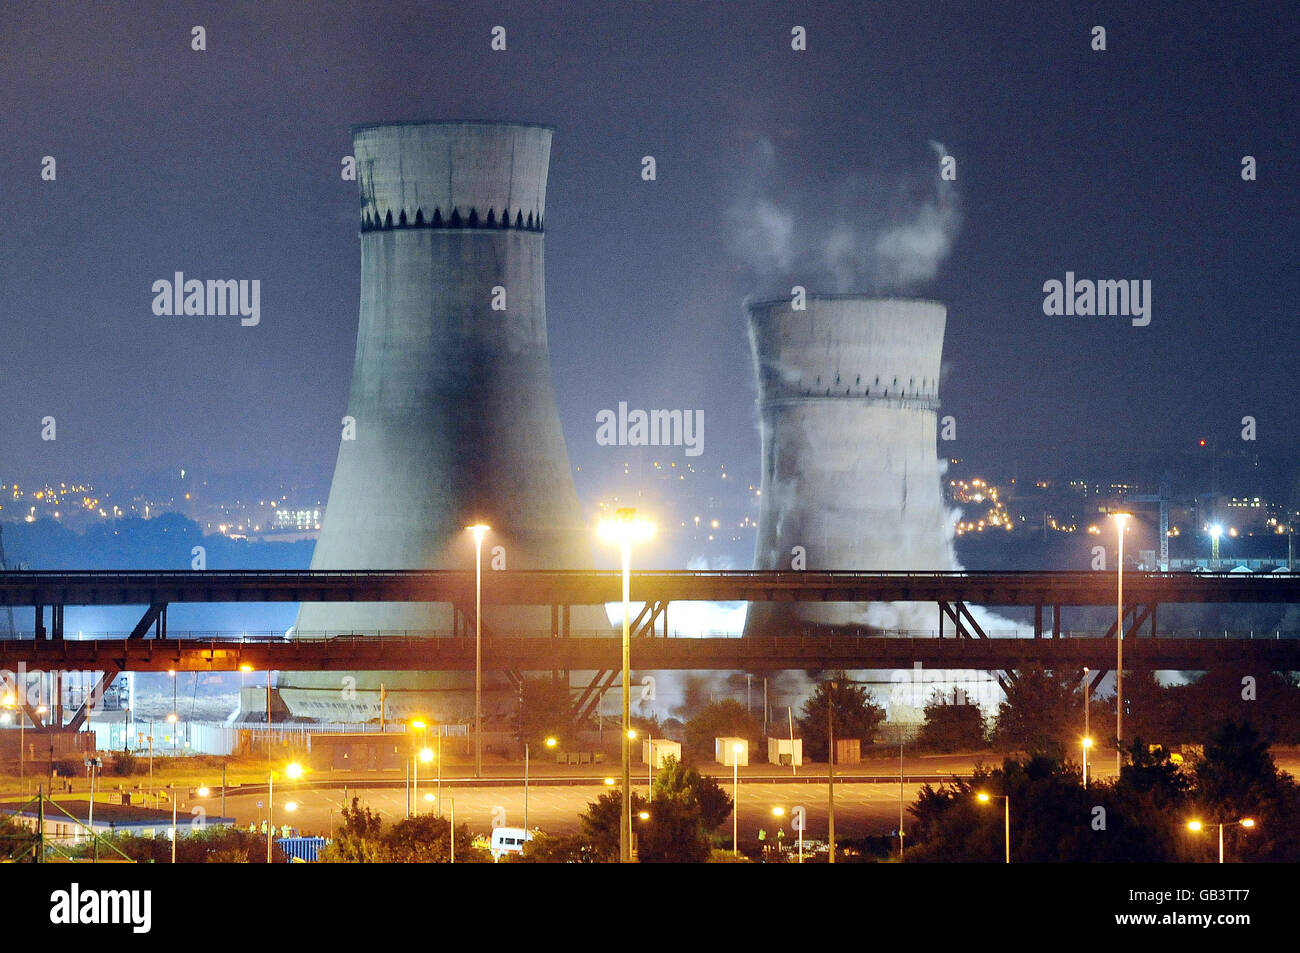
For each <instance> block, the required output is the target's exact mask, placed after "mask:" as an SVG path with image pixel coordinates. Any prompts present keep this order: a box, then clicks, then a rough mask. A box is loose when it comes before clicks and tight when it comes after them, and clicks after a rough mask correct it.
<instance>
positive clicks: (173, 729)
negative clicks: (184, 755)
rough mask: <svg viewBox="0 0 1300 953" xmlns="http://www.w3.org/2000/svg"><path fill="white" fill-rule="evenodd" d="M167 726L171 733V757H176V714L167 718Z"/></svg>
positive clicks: (173, 713)
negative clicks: (169, 726)
mask: <svg viewBox="0 0 1300 953" xmlns="http://www.w3.org/2000/svg"><path fill="white" fill-rule="evenodd" d="M167 724H169V725H171V726H172V727H171V733H172V757H173V758H174V757H176V712H172V713H171V714H170V715H168V716H167Z"/></svg>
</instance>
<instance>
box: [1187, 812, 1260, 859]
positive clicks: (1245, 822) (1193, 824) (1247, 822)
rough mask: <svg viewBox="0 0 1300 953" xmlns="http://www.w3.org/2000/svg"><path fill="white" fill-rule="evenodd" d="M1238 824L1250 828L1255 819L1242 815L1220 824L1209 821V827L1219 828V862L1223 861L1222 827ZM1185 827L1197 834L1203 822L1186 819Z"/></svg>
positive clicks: (1203, 827) (1202, 828)
mask: <svg viewBox="0 0 1300 953" xmlns="http://www.w3.org/2000/svg"><path fill="white" fill-rule="evenodd" d="M1238 824H1240V825H1241V826H1242V827H1244V828H1246V830H1250V829H1251V828H1253V827H1254V826H1255V819H1254V818H1253V817H1243V818H1242V819H1241V820H1239V821H1225V822H1224V823H1222V824H1216V823H1214V822H1213V821H1211V822H1210V826H1211V827H1217V828H1218V829H1219V863H1223V829H1224V827H1229V826H1236V825H1238ZM1187 829H1188V830H1189V831H1191V832H1192V833H1193V834H1199V833H1200V832H1201V831H1202V830H1204V829H1205V824H1203V823H1201V822H1200V821H1188V822H1187Z"/></svg>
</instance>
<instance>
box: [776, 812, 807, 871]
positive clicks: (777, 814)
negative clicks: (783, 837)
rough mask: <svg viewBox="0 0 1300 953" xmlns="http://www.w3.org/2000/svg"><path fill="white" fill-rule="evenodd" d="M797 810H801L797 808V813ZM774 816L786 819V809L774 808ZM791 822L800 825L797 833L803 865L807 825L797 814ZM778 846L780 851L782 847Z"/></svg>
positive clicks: (792, 816)
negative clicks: (804, 834) (804, 832)
mask: <svg viewBox="0 0 1300 953" xmlns="http://www.w3.org/2000/svg"><path fill="white" fill-rule="evenodd" d="M797 810H799V809H798V808H796V811H797ZM772 816H773V817H784V816H785V808H783V807H774V808H772ZM790 822H791V823H792V824H798V825H799V828H798V831H797V833H798V834H799V863H801V864H802V863H803V829H804V827H805V824H804V821H803V820H802V819H801V818H800V817H799V816H797V814H795V815H791V821H790ZM777 846H778V849H779V847H780V845H777Z"/></svg>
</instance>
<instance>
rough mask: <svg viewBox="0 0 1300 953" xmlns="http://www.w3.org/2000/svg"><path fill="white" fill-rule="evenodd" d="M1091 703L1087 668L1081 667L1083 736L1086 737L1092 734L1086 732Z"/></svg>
mask: <svg viewBox="0 0 1300 953" xmlns="http://www.w3.org/2000/svg"><path fill="white" fill-rule="evenodd" d="M1091 703H1092V686H1091V685H1089V684H1088V666H1086V665H1085V666H1084V667H1083V734H1084V737H1088V736H1089V735H1091V734H1092V732H1091V731H1089V730H1088V706H1089V705H1090V704H1091Z"/></svg>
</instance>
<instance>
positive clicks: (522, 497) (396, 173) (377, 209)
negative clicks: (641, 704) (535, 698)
mask: <svg viewBox="0 0 1300 953" xmlns="http://www.w3.org/2000/svg"><path fill="white" fill-rule="evenodd" d="M551 132H552V131H551V129H550V128H548V127H544V126H537V125H528V124H519V123H481V122H414V123H388V124H382V125H367V126H359V127H357V128H355V129H354V130H353V147H354V155H355V157H356V168H357V183H358V186H359V187H360V193H361V311H360V322H359V326H358V329H357V350H356V364H355V367H354V370H353V374H352V390H351V397H350V399H349V402H348V410H347V414H348V417H349V418H351V419H352V421H355V425H354V426H355V439H349V434H348V433H347V431H346V430H345V432H344V435H343V440H342V441H341V442H340V445H339V451H338V461H337V464H336V466H335V470H334V480H333V484H332V486H331V488H330V495H329V504H328V507H327V508H326V511H325V520H324V524H323V526H322V530H321V535H320V539H319V541H318V542H317V544H316V550H315V554H314V556H313V558H312V564H311V565H312V569H460V570H472V569H473V568H474V546H473V541H472V539H471V537H470V535H469V534H468V533H466V532H465V527H466V526H467V525H469V524H471V523H474V522H477V521H482V522H486V523H487V524H489V525H490V526H491V527H492V531H491V532H490V533H489V534H488V535H487V537H486V539H485V540H484V585H485V586H489V585H490V584H491V583H490V575H491V574H490V562H489V560H491V558H492V557H491V554H492V552H493V550H494V549H495V548H496V547H503V551H502V552H501V553H500V554H499V555H501V556H503V557H504V559H505V568H508V569H538V568H547V569H585V568H591V567H592V561H591V555H592V554H591V547H590V542H589V537H590V532H589V530H588V529H586V528H585V527H584V526H583V523H582V519H581V514H580V510H579V507H578V499H577V494H576V493H575V491H574V486H573V477H572V474H571V471H570V468H569V459H568V453H567V451H566V449H565V444H564V436H563V433H562V432H561V429H560V421H559V415H558V413H557V411H556V406H555V396H554V391H553V387H552V382H551V369H550V358H549V354H548V350H547V340H546V294H545V290H546V286H545V275H544V256H543V249H544V243H545V238H544V231H543V226H544V224H545V220H546V177H547V167H548V164H549V159H550V147H551ZM469 608H470V610H471V611H472V608H473V607H472V606H470V607H469ZM600 618H601V621H602V622H603V621H604V619H603V613H602V615H601V617H600ZM549 626H550V609H549V607H541V608H538V609H520V610H509V609H501V610H486V609H485V611H484V628H485V638H486V637H487V634H486V633H487V632H488V631H489V630H490V631H492V632H505V631H513V632H515V633H518V632H519V630H521V629H530V630H535V632H534V634H540V633H544V632H546V631H548V630H549ZM297 628H298V631H299V633H301V634H304V635H306V634H310V633H315V632H330V633H339V632H359V633H368V632H375V631H376V630H383V631H388V632H394V631H396V632H401V631H411V630H422V631H429V630H433V631H435V632H437V633H439V634H443V635H450V634H451V632H452V628H453V610H452V607H451V606H450V605H446V604H417V603H386V604H382V603H381V604H375V603H306V604H304V605H303V607H302V609H301V611H300V613H299V616H298V624H297ZM469 631H471V632H472V631H473V629H472V621H471V622H470V630H469ZM487 674H488V673H485V684H489V683H488V682H487V681H486V676H487ZM354 677H355V678H356V693H355V694H352V693H347V694H344V693H343V692H342V691H341V690H340V687H341V686H342V685H343V684H344V683H343V681H342V680H341V677H340V673H285V674H284V675H283V676H282V678H281V690H282V696H283V698H284V700H285V702H286V703H287V704H288V705H289V707H290V709H291V711H293V713H294V714H295V715H307V716H315V717H324V718H337V719H344V718H346V719H348V720H359V719H362V718H367V717H377V716H378V686H379V684H380V682H383V684H384V686H385V688H386V689H387V693H388V695H387V703H388V714H389V716H390V717H401V716H403V715H404V714H412V713H415V712H420V713H423V714H427V715H430V716H432V717H435V718H449V717H457V716H460V715H463V714H464V713H465V712H466V711H472V710H473V703H472V698H471V697H470V696H468V695H466V694H464V691H465V690H466V689H472V687H473V675H472V673H470V674H468V675H465V674H451V673H448V674H436V673H432V674H431V673H400V672H389V673H357V674H356V675H355V676H354ZM494 678H495V675H494ZM493 684H500V683H495V682H494V683H493Z"/></svg>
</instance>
